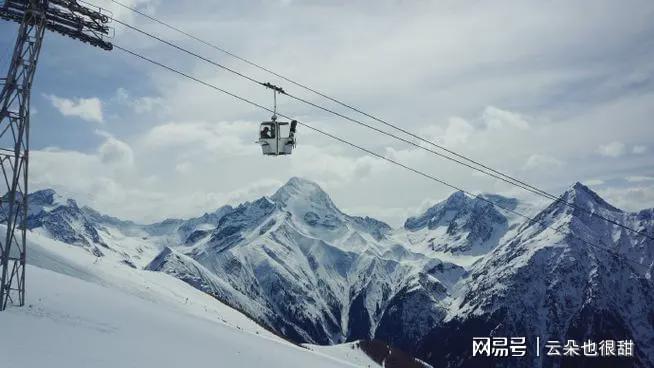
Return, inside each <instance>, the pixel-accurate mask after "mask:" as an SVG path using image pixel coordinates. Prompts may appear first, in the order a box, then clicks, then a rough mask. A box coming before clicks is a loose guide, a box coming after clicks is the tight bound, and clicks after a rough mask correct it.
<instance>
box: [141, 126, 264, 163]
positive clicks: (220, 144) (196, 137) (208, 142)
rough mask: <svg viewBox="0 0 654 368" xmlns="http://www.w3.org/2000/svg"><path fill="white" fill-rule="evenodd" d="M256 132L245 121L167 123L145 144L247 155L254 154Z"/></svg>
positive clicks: (155, 128) (152, 133)
mask: <svg viewBox="0 0 654 368" xmlns="http://www.w3.org/2000/svg"><path fill="white" fill-rule="evenodd" d="M257 133H258V127H257V124H256V123H251V122H244V121H237V122H189V123H166V124H161V125H158V126H155V127H154V128H152V129H151V130H150V131H148V132H147V133H146V135H145V137H144V144H145V145H146V146H148V147H150V148H152V149H184V150H187V152H190V153H193V152H198V151H204V152H207V151H208V152H207V153H211V154H216V153H220V154H222V155H228V156H229V155H247V154H252V153H253V149H252V148H253V147H254V143H253V142H254V140H255V139H256V136H257ZM182 153H183V152H182V151H180V154H182Z"/></svg>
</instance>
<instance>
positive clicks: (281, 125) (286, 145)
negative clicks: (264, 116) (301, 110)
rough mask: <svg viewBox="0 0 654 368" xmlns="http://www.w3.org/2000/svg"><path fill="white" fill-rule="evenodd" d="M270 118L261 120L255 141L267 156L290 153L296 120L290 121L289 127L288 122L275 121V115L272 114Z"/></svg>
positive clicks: (293, 140) (292, 146)
mask: <svg viewBox="0 0 654 368" xmlns="http://www.w3.org/2000/svg"><path fill="white" fill-rule="evenodd" d="M270 120H271V121H264V122H262V123H261V126H260V127H259V140H258V141H257V143H259V144H260V145H261V151H262V152H263V154H264V155H269V156H279V155H290V154H291V153H292V152H293V148H295V130H296V129H297V121H296V120H293V121H291V122H290V128H289V127H288V126H289V123H288V122H287V121H277V116H274V115H273V117H272V118H271V119H270Z"/></svg>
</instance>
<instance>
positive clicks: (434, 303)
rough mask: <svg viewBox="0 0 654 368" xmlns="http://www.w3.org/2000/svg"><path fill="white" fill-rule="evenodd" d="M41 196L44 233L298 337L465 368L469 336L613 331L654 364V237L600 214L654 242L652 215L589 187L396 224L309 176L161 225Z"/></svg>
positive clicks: (450, 205)
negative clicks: (359, 344)
mask: <svg viewBox="0 0 654 368" xmlns="http://www.w3.org/2000/svg"><path fill="white" fill-rule="evenodd" d="M44 193H45V194H44ZM47 193H50V194H51V195H50V194H47ZM46 194H47V195H46ZM32 196H35V197H34V199H32ZM51 197H52V198H53V199H48V198H51ZM44 198H45V199H44ZM29 199H30V203H32V201H34V203H37V205H34V206H33V209H32V210H31V212H30V213H31V214H30V224H34V226H32V225H30V228H31V229H33V231H35V232H37V233H42V234H45V235H47V236H50V237H53V238H55V239H59V240H62V241H66V242H68V243H71V244H77V245H79V246H81V247H83V248H85V249H88V250H89V251H91V252H93V253H94V254H95V253H96V252H95V249H99V250H101V251H102V252H103V253H105V254H111V255H112V257H114V256H115V257H119V258H120V259H123V261H124V262H125V263H127V264H131V265H132V266H134V267H137V268H141V267H144V268H146V269H147V270H151V271H160V272H163V273H166V274H168V275H171V276H174V277H176V278H178V279H180V280H182V281H184V282H186V283H187V284H189V285H191V286H193V287H195V288H197V289H199V290H201V291H203V292H205V293H207V294H209V295H212V296H214V297H215V298H217V299H218V300H220V301H222V302H224V303H226V304H228V305H230V306H231V307H234V308H236V309H238V310H240V311H242V312H243V313H245V314H246V315H248V316H249V317H251V318H252V319H254V320H255V321H257V322H258V323H260V324H262V325H263V326H265V327H267V328H269V329H271V330H272V331H275V332H276V333H278V334H280V335H282V336H284V337H286V338H288V339H290V340H292V341H295V342H302V343H313V344H336V343H342V342H346V341H355V340H360V339H364V340H366V339H373V338H374V339H378V340H381V341H384V342H386V343H389V344H390V345H392V346H395V347H398V348H400V349H402V350H404V351H406V352H408V353H410V354H415V355H417V356H418V357H419V358H421V359H423V360H426V361H427V362H429V363H432V364H434V365H435V366H453V367H455V366H476V365H478V364H480V362H483V361H479V360H474V359H473V358H471V338H472V337H473V336H524V335H526V334H530V336H528V337H535V336H538V337H540V338H541V339H543V340H545V339H548V338H552V339H560V340H564V339H566V338H575V339H577V340H578V341H581V340H582V339H583V338H595V339H596V340H597V339H600V338H602V337H607V336H609V337H611V338H614V339H619V338H620V339H629V338H631V339H633V340H634V341H635V342H636V346H637V351H638V354H637V357H636V358H635V359H632V360H629V361H620V362H619V364H621V365H622V366H629V365H630V364H631V365H633V366H652V365H654V303H651V301H653V300H654V289H653V287H652V281H651V274H652V268H653V267H654V266H653V264H654V244H653V243H652V241H651V240H648V239H647V238H645V237H642V236H639V235H637V234H634V233H633V232H629V231H627V230H625V229H624V228H622V227H620V226H618V225H616V224H612V223H609V222H606V221H604V220H602V219H599V218H597V217H596V216H593V215H591V214H590V213H598V214H600V215H602V216H604V217H606V218H610V219H612V220H613V221H615V222H616V223H619V224H624V225H627V226H629V227H632V228H636V229H638V230H639V231H643V232H647V233H649V234H653V233H654V210H643V211H641V212H639V213H627V212H623V211H621V210H619V209H617V208H615V207H613V206H611V205H610V204H608V203H607V202H605V201H604V200H602V199H601V198H600V197H599V196H598V195H597V194H595V193H594V192H592V191H591V190H590V189H588V188H587V187H585V186H583V185H581V184H576V185H575V186H573V187H571V188H570V189H569V190H568V191H566V192H565V193H564V194H563V196H562V197H561V201H559V202H556V203H553V204H551V205H550V206H549V207H547V208H546V209H544V210H542V211H538V210H537V209H536V208H534V207H531V206H529V205H528V204H526V203H522V202H521V201H518V200H516V199H513V198H506V197H502V196H498V195H492V194H483V195H480V196H478V197H469V196H467V195H465V194H464V193H460V192H459V193H454V194H452V195H451V196H450V197H449V198H447V199H446V200H444V201H443V202H441V203H438V204H436V205H434V206H433V207H431V208H429V209H427V210H426V211H425V212H424V213H422V214H419V215H417V216H414V217H411V218H409V219H407V220H406V222H405V224H404V226H403V227H402V228H398V229H392V228H391V227H390V226H388V225H387V224H385V223H383V222H381V221H378V220H375V219H374V218H370V217H357V216H350V215H348V214H345V213H343V212H342V211H340V210H339V209H338V208H337V206H336V205H335V204H334V203H333V201H332V200H331V199H330V198H329V196H328V195H327V194H326V193H325V192H324V191H323V190H322V189H321V188H320V187H319V186H318V185H317V184H315V183H312V182H309V181H307V180H304V179H300V178H292V179H291V180H289V182H288V183H286V184H285V185H284V186H282V187H281V188H280V189H279V190H277V192H275V193H274V194H273V195H271V196H270V197H262V198H259V199H257V200H254V201H252V202H247V203H243V204H241V205H238V206H236V207H229V206H226V207H221V208H219V209H218V210H217V211H215V212H213V213H209V214H205V215H203V216H200V217H197V218H194V219H189V220H182V219H172V220H166V221H163V222H161V223H157V224H151V225H139V224H135V223H132V222H128V221H121V220H118V219H115V218H111V217H108V216H104V215H101V214H99V213H97V212H96V211H93V210H92V209H89V208H81V209H80V208H79V207H77V205H76V204H74V201H69V200H63V199H58V198H57V196H56V194H55V193H53V192H51V191H44V192H37V193H34V194H32V195H31V196H30V198H29ZM488 201H490V202H492V203H496V204H499V205H501V206H502V207H504V208H509V209H511V210H516V211H518V212H520V213H525V214H527V215H529V216H535V217H536V221H525V219H524V218H522V217H520V216H517V215H515V214H512V213H510V212H509V213H506V211H503V210H499V209H498V208H497V207H494V206H493V205H491V204H490V203H488ZM565 202H568V203H572V204H573V206H568V205H566V204H565ZM38 203H43V204H42V205H41V209H39V207H38ZM32 217H33V219H32ZM55 224H56V225H55ZM545 224H546V225H548V226H550V227H547V226H545ZM552 228H556V229H557V230H553V229H552ZM61 229H64V230H61ZM94 233H95V234H97V236H95V237H94V236H93V234H94ZM79 239H85V240H86V242H83V241H80V240H79ZM607 248H608V249H610V250H611V251H610V252H607V251H606V250H604V249H607ZM615 254H619V255H620V257H616V255H615ZM96 255H97V254H96ZM625 258H627V259H629V261H625ZM532 355H533V354H532ZM475 359H477V358H475ZM574 362H575V364H576V363H579V361H577V360H575V361H574ZM607 362H610V361H609V360H607ZM504 363H510V364H511V365H515V366H552V365H554V366H557V364H558V363H557V362H556V361H554V360H552V361H548V360H547V359H541V358H536V357H534V356H531V358H529V359H522V360H517V361H515V362H514V361H502V364H504ZM611 364H612V363H611Z"/></svg>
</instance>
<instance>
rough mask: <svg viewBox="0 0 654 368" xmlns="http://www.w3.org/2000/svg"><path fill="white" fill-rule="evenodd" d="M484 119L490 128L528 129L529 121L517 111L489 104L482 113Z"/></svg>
mask: <svg viewBox="0 0 654 368" xmlns="http://www.w3.org/2000/svg"><path fill="white" fill-rule="evenodd" d="M482 120H483V121H484V123H485V124H486V126H487V127H488V128H489V129H506V128H514V129H523V130H524V129H528V128H529V123H527V121H526V120H525V119H524V118H523V117H522V116H521V115H520V114H517V113H515V112H511V111H507V110H501V109H498V108H497V107H493V106H488V107H486V109H485V110H484V112H483V114H482Z"/></svg>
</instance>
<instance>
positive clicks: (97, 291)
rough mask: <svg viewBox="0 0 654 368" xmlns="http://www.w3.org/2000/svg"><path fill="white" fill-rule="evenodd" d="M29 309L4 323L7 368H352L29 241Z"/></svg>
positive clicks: (147, 279) (237, 317) (138, 277)
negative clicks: (53, 367)
mask: <svg viewBox="0 0 654 368" xmlns="http://www.w3.org/2000/svg"><path fill="white" fill-rule="evenodd" d="M30 235H31V236H30V258H29V263H31V264H35V265H38V267H37V266H33V265H29V266H28V270H27V271H28V275H29V278H28V282H29V294H28V300H29V302H28V305H27V306H25V307H23V308H16V307H12V308H9V309H8V310H7V311H6V312H3V313H1V314H0V326H2V331H3V333H2V334H0V349H2V351H4V352H5V353H6V352H11V354H5V353H3V354H2V356H3V366H4V364H7V365H6V366H8V367H39V368H40V367H47V366H56V367H98V368H102V367H116V366H121V367H181V366H216V365H218V366H226V367H261V366H264V365H265V366H267V367H268V366H269V367H309V366H311V367H346V366H356V365H352V364H350V363H347V362H345V361H342V360H337V359H333V358H330V357H328V356H326V355H324V354H316V353H312V352H311V351H309V350H307V349H304V348H302V347H298V346H296V345H293V344H290V343H288V342H286V341H284V340H282V339H280V338H278V337H276V336H274V335H273V334H271V333H269V332H267V331H266V330H264V329H262V328H261V327H259V326H258V325H256V324H255V323H253V322H252V321H251V320H249V319H248V318H247V317H245V316H244V315H242V314H241V313H239V312H237V311H235V310H233V309H231V308H229V307H227V306H225V305H223V304H221V303H220V302H218V301H217V300H216V299H214V298H211V297H209V296H207V295H206V294H204V293H201V292H199V291H198V290H197V289H194V288H192V287H190V286H188V285H187V284H185V283H183V282H181V281H179V280H176V279H174V278H172V277H170V276H168V275H165V274H163V273H155V272H148V271H139V270H135V269H133V268H131V267H129V266H127V265H124V264H121V263H118V262H114V261H115V260H109V259H108V258H100V259H101V260H100V261H97V260H98V258H95V257H93V256H92V255H90V254H88V253H87V252H85V251H84V250H81V249H79V248H77V247H72V246H68V245H65V244H62V243H60V242H57V241H53V240H49V239H45V238H43V237H41V236H39V235H34V234H30Z"/></svg>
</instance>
